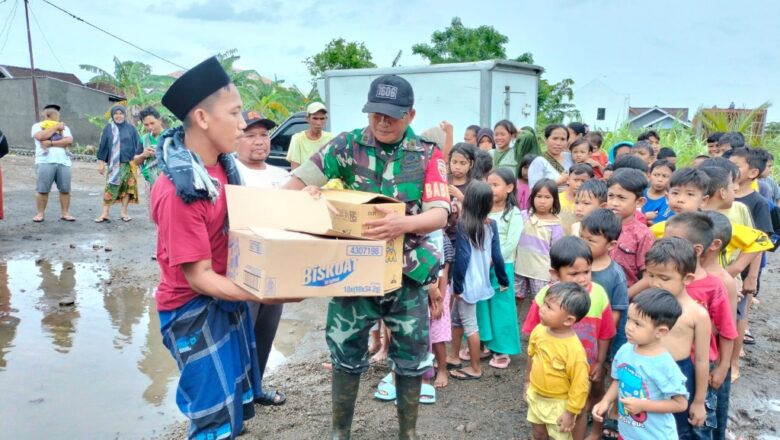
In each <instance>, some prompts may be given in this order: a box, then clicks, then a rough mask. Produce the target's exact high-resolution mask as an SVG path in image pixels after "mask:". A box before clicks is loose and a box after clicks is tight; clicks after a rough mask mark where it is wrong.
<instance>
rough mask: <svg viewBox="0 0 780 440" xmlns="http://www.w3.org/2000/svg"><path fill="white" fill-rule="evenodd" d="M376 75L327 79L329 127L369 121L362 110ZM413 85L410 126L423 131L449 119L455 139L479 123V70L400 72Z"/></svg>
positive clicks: (347, 127) (342, 127)
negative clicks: (413, 109) (412, 116)
mask: <svg viewBox="0 0 780 440" xmlns="http://www.w3.org/2000/svg"><path fill="white" fill-rule="evenodd" d="M377 76H378V75H361V76H336V77H331V78H330V79H329V87H330V90H329V96H330V97H329V100H330V102H328V103H326V105H327V106H328V109H329V110H330V120H329V122H330V130H331V131H333V132H337V133H339V132H342V131H348V130H353V129H355V128H359V127H364V126H366V125H367V124H368V120H367V117H366V115H365V114H364V113H363V112H362V109H363V105H364V104H365V103H366V97H367V95H368V88H369V85H370V84H371V81H373V80H374V78H376V77H377ZM401 76H403V77H404V78H405V79H406V80H407V81H409V83H410V84H411V85H412V88H413V89H414V101H415V104H414V108H415V109H416V116H415V119H414V122H412V129H413V130H414V131H415V132H416V133H422V132H423V131H425V130H426V129H428V128H430V127H433V126H435V125H438V124H439V122H441V121H442V120H445V119H446V120H448V121H450V122H451V123H452V124H453V125H454V134H455V140H456V142H457V141H459V140H460V139H462V138H463V132H464V131H465V129H466V127H468V126H469V125H471V124H479V104H480V96H479V92H480V91H479V88H480V72H479V71H476V70H475V71H467V72H427V73H412V74H403V75H401Z"/></svg>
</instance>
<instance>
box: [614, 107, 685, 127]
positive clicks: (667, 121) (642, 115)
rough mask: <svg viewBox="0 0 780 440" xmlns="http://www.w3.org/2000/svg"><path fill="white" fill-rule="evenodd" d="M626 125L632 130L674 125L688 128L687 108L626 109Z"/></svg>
mask: <svg viewBox="0 0 780 440" xmlns="http://www.w3.org/2000/svg"><path fill="white" fill-rule="evenodd" d="M628 113H629V117H630V118H631V119H629V120H628V125H629V126H630V127H631V129H632V130H644V129H648V130H649V129H651V128H661V129H664V128H672V127H673V126H674V125H675V124H679V125H684V126H686V127H688V128H690V126H691V123H690V121H688V109H687V108H661V107H658V106H653V107H631V108H629V109H628Z"/></svg>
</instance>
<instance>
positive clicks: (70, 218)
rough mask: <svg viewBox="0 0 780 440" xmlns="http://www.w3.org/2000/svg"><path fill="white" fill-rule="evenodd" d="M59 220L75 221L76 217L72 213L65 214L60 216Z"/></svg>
mask: <svg viewBox="0 0 780 440" xmlns="http://www.w3.org/2000/svg"><path fill="white" fill-rule="evenodd" d="M60 220H61V221H64V222H75V221H76V217H73V216H72V215H66V216H64V217H60Z"/></svg>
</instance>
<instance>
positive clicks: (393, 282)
mask: <svg viewBox="0 0 780 440" xmlns="http://www.w3.org/2000/svg"><path fill="white" fill-rule="evenodd" d="M322 195H323V197H325V199H326V200H327V201H328V202H329V203H330V204H331V205H332V206H333V207H334V208H336V209H337V210H338V211H339V213H338V214H333V213H331V220H332V221H333V229H334V230H335V233H336V234H343V236H346V237H356V238H358V237H364V235H363V233H364V232H365V230H366V229H365V226H364V225H365V224H366V222H368V221H371V220H377V219H380V218H382V217H384V216H385V214H383V213H381V212H379V211H377V210H376V209H375V207H376V206H381V207H383V208H386V209H390V210H392V211H395V212H396V213H398V214H399V215H401V216H403V215H405V214H406V206H405V205H404V204H403V203H402V202H399V201H398V200H395V199H393V198H391V197H387V196H383V195H379V194H373V193H367V192H361V191H338V190H327V191H323V192H322ZM403 259H404V237H403V236H400V237H397V238H396V239H395V240H392V241H388V242H385V283H384V285H385V292H391V291H393V290H396V289H399V288H400V287H401V281H402V280H401V279H402V277H403Z"/></svg>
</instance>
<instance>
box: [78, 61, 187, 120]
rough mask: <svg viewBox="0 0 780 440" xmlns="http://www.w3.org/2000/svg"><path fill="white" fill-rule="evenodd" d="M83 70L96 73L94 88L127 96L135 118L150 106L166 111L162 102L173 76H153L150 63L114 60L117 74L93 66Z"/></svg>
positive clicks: (93, 81)
mask: <svg viewBox="0 0 780 440" xmlns="http://www.w3.org/2000/svg"><path fill="white" fill-rule="evenodd" d="M79 67H80V68H82V69H84V70H86V71H87V72H90V73H93V74H95V76H94V77H92V78H91V79H90V80H89V82H90V83H91V84H92V85H93V86H95V87H97V88H103V89H108V90H111V91H113V92H114V93H116V94H118V95H122V96H124V97H125V99H126V101H127V106H128V110H129V111H130V114H131V115H137V114H138V112H139V111H140V109H142V108H144V107H147V106H153V107H157V108H158V109H160V110H161V111H163V110H164V109H162V108H161V105H160V100H161V99H162V95H163V94H164V93H165V90H167V89H168V87H170V85H171V84H172V83H173V81H174V79H173V78H171V77H169V76H164V75H154V74H152V68H151V67H150V66H149V65H148V64H144V63H142V62H139V61H120V60H119V59H118V58H117V57H114V73H113V74H111V73H109V72H108V71H106V70H103V69H101V68H100V67H97V66H93V65H89V64H81V65H79Z"/></svg>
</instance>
